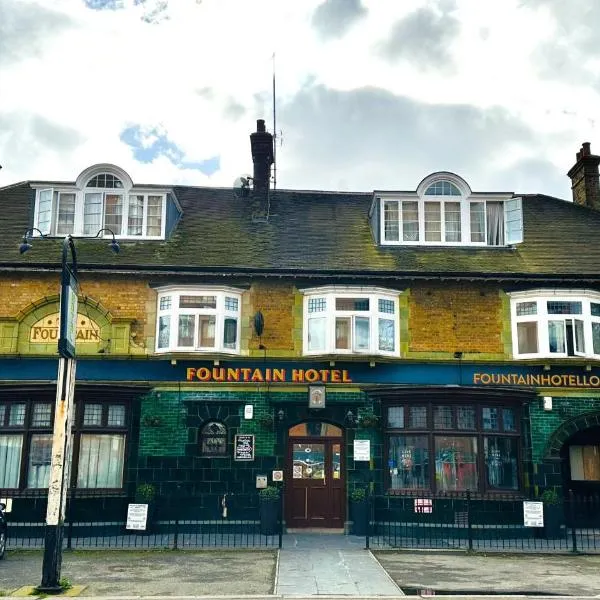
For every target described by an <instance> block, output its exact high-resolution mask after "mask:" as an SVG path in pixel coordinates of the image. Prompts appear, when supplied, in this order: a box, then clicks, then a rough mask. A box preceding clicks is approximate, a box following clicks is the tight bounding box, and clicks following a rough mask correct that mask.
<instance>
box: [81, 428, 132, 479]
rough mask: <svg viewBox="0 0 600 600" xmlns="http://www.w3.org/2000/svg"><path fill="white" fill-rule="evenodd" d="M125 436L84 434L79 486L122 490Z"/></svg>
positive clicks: (82, 437) (82, 436)
mask: <svg viewBox="0 0 600 600" xmlns="http://www.w3.org/2000/svg"><path fill="white" fill-rule="evenodd" d="M124 456H125V436H124V435H90V434H87V433H86V434H82V435H81V442H80V447H79V472H78V477H77V486H78V487H81V488H120V487H122V485H123V459H124Z"/></svg>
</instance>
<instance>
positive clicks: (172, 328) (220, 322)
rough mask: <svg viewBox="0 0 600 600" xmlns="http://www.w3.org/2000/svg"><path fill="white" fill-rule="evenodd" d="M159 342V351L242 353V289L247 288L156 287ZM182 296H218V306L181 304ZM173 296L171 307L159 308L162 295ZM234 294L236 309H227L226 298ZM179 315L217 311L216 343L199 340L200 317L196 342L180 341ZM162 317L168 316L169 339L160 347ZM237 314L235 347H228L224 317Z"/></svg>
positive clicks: (206, 313)
mask: <svg viewBox="0 0 600 600" xmlns="http://www.w3.org/2000/svg"><path fill="white" fill-rule="evenodd" d="M156 292H157V297H156V343H155V351H156V353H157V354H165V353H171V352H188V353H194V354H195V353H202V354H211V353H212V354H216V353H218V354H221V353H223V354H240V335H241V321H242V293H243V292H244V290H242V289H239V288H233V287H225V286H211V287H198V286H166V287H161V288H158V289H157V290H156ZM181 296H215V298H216V308H214V309H212V308H180V307H179V300H180V297H181ZM165 297H170V298H171V305H170V307H169V308H166V309H162V310H161V308H160V304H161V299H163V298H165ZM226 297H229V298H235V299H236V300H237V301H238V308H237V311H231V310H227V309H226V307H225V298H226ZM180 315H195V316H196V317H197V316H198V315H209V316H210V315H214V316H215V345H214V347H202V346H199V344H198V320H197V318H196V319H195V320H194V342H193V345H192V346H179V345H178V328H179V316H180ZM161 317H167V318H169V323H170V325H169V343H168V345H167V346H166V347H164V348H159V323H160V318H161ZM226 318H235V319H236V321H237V329H236V345H235V348H226V347H225V346H224V341H223V335H224V329H225V319H226Z"/></svg>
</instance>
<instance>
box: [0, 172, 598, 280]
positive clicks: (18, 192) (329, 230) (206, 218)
mask: <svg viewBox="0 0 600 600" xmlns="http://www.w3.org/2000/svg"><path fill="white" fill-rule="evenodd" d="M174 191H175V194H176V195H177V198H178V200H179V202H180V204H181V207H182V209H183V217H182V219H181V220H180V222H179V223H178V225H177V227H176V229H175V231H174V232H173V235H172V236H171V238H170V239H168V240H165V241H143V240H142V241H126V240H123V241H122V242H121V248H122V250H121V253H120V254H119V255H118V256H115V255H113V254H111V253H110V252H109V251H108V249H107V248H106V244H104V243H98V242H97V241H95V242H90V241H86V240H83V239H78V240H77V242H76V244H77V251H78V256H79V263H80V268H84V267H88V268H93V269H107V268H110V269H116V270H120V271H152V272H159V271H160V272H170V273H172V272H173V271H180V272H185V271H187V272H190V273H191V272H216V273H226V274H233V273H237V274H244V273H248V274H260V273H264V274H274V275H295V276H303V275H306V276H307V277H308V276H311V277H314V276H319V275H322V276H327V275H332V276H334V277H335V276H338V275H341V276H352V275H354V276H362V277H367V278H369V277H373V276H377V277H381V278H387V277H392V278H396V277H397V278H402V277H405V278H411V277H432V278H437V277H452V278H454V277H458V278H461V277H468V278H474V279H477V278H480V277H484V278H490V277H491V278H500V279H503V278H506V279H520V278H527V279H531V278H535V279H540V280H544V279H554V280H559V279H569V280H582V281H584V282H593V281H595V280H599V282H600V212H598V211H594V210H592V209H588V208H585V207H581V206H576V205H574V204H572V203H570V202H566V201H564V200H559V199H557V198H552V197H549V196H541V195H525V196H523V219H524V228H525V234H524V242H523V243H521V244H518V245H517V246H516V247H515V248H464V247H463V248H460V247H437V248H432V247H427V248H425V247H415V246H411V247H390V246H385V247H381V246H379V247H378V246H377V245H376V244H375V242H374V240H373V236H372V233H371V230H370V227H369V222H368V212H369V207H370V205H371V201H372V194H370V193H345V192H339V193H338V192H319V191H289V190H277V191H275V192H274V193H273V194H272V201H271V216H270V219H269V221H268V222H267V223H253V222H252V219H251V215H250V202H249V201H248V200H244V199H240V198H236V197H235V195H234V194H233V193H232V190H231V189H229V188H200V187H182V186H180V187H175V188H174ZM33 198H34V192H33V190H32V189H31V188H30V186H29V184H28V183H26V182H25V183H21V184H15V185H13V186H9V187H6V188H2V189H0V269H2V270H6V269H14V268H20V269H22V268H23V267H26V268H40V267H42V268H43V267H44V266H49V265H54V266H56V265H57V263H58V262H59V260H60V255H61V250H60V248H61V244H62V240H60V239H59V240H53V241H41V240H38V241H35V240H34V242H33V248H32V250H30V251H29V252H28V253H26V254H25V255H23V256H20V255H19V253H18V247H19V244H20V241H21V238H22V235H23V232H24V231H25V229H26V228H27V227H28V226H30V225H31V223H32V215H33Z"/></svg>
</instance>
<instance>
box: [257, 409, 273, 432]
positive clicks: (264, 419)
mask: <svg viewBox="0 0 600 600" xmlns="http://www.w3.org/2000/svg"><path fill="white" fill-rule="evenodd" d="M256 422H257V423H258V424H259V425H260V426H261V427H262V428H263V429H273V415H272V414H270V413H265V414H262V415H258V417H256Z"/></svg>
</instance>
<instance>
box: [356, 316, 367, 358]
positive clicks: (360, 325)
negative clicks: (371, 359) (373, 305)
mask: <svg viewBox="0 0 600 600" xmlns="http://www.w3.org/2000/svg"><path fill="white" fill-rule="evenodd" d="M369 323H370V319H369V318H368V317H354V349H355V350H368V349H369V346H370V343H369V341H370V337H371V334H370V326H369Z"/></svg>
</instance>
